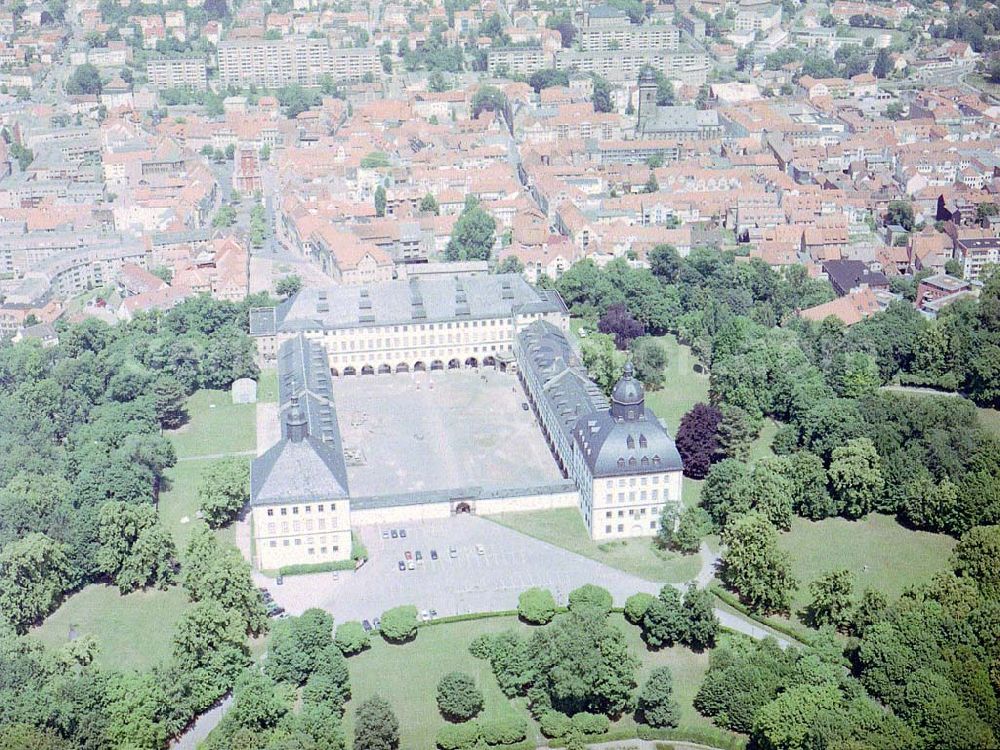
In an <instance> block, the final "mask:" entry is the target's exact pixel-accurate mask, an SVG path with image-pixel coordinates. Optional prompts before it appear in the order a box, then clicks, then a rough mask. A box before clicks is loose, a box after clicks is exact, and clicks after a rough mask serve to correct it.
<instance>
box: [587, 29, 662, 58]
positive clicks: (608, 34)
mask: <svg viewBox="0 0 1000 750" xmlns="http://www.w3.org/2000/svg"><path fill="white" fill-rule="evenodd" d="M577 39H578V40H579V42H580V49H581V50H582V51H584V52H608V51H611V50H628V51H630V52H631V51H657V52H663V51H671V52H672V51H675V50H676V49H677V48H678V47H679V46H680V31H679V30H678V29H677V27H676V26H668V25H666V24H652V25H647V26H633V25H632V24H628V25H626V26H589V27H587V28H583V29H580V32H579V35H578V36H577Z"/></svg>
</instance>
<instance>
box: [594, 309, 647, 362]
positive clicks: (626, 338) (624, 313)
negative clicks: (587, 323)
mask: <svg viewBox="0 0 1000 750" xmlns="http://www.w3.org/2000/svg"><path fill="white" fill-rule="evenodd" d="M597 329H598V330H599V331H600V332H601V333H607V334H609V335H612V336H614V337H615V346H616V347H618V349H619V350H621V351H624V350H625V349H628V345H629V343H630V342H631V341H632V339H635V338H638V337H639V336H642V334H643V332H644V331H643V325H642V323H640V322H639V321H637V320H636V319H635V318H633V317H632V313H630V312H629V311H628V308H627V307H625V303H624V302H619V303H616V304H614V305H611V306H610V307H609V308H608V309H607V311H606V312H605V313H604V315H602V316H601V319H600V320H599V321H598V323H597Z"/></svg>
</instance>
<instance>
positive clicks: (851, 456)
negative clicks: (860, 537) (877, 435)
mask: <svg viewBox="0 0 1000 750" xmlns="http://www.w3.org/2000/svg"><path fill="white" fill-rule="evenodd" d="M828 473H829V476H830V487H831V489H832V490H833V496H834V498H836V500H837V503H838V505H839V507H840V508H841V510H842V512H843V513H844V515H846V516H847V517H848V518H861V517H862V516H865V515H867V514H868V513H869V512H870V511H871V510H872V509H873V508H875V507H876V505H877V504H878V501H879V499H880V498H881V496H882V490H883V486H884V480H883V478H882V468H881V461H880V460H879V456H878V453H877V452H876V450H875V446H874V445H873V444H872V441H871V440H869V439H868V438H856V439H854V440H849V441H848V442H847V445H842V446H840V447H839V448H834V449H833V453H832V455H831V459H830V468H829V470H828Z"/></svg>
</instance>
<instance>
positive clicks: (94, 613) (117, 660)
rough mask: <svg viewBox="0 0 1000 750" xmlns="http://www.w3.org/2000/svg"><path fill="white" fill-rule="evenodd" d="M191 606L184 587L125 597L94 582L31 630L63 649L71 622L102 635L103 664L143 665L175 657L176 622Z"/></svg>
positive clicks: (88, 632)
mask: <svg viewBox="0 0 1000 750" xmlns="http://www.w3.org/2000/svg"><path fill="white" fill-rule="evenodd" d="M190 606H191V605H190V603H189V602H188V600H187V594H185V592H184V590H183V589H181V588H180V587H179V586H174V587H172V588H170V589H167V590H166V591H158V590H149V591H136V592H134V593H131V594H127V595H126V596H122V595H121V594H119V593H118V589H117V588H115V587H114V586H104V585H100V584H94V585H90V586H87V587H86V588H84V589H81V590H80V591H79V592H77V593H76V594H74V595H73V596H71V597H70V598H69V599H67V600H66V601H65V602H64V603H63V605H62V606H61V607H59V609H57V610H56V611H55V612H53V613H52V614H51V615H49V616H48V617H47V618H46V620H45V622H44V623H42V625H40V626H39V627H38V628H36V629H35V630H33V631H32V634H33V635H35V636H37V637H38V639H39V640H40V641H42V643H44V644H45V645H46V646H49V647H50V648H59V647H60V646H62V645H63V644H64V643H66V640H67V636H68V634H69V629H70V627H71V626H72V627H75V628H76V630H77V632H78V633H79V635H81V636H84V635H92V636H94V638H96V639H97V642H98V643H99V644H100V647H101V650H100V653H99V654H98V655H97V659H96V661H97V663H98V664H100V665H101V666H104V667H108V668H112V669H139V670H144V669H148V668H149V667H152V666H153V665H154V664H158V663H159V662H161V661H164V660H165V659H167V657H169V656H170V652H171V649H172V648H173V646H172V638H173V633H174V626H175V625H176V624H177V621H178V620H179V619H180V618H181V615H183V614H184V613H185V612H186V611H187V610H188V608H189V607H190Z"/></svg>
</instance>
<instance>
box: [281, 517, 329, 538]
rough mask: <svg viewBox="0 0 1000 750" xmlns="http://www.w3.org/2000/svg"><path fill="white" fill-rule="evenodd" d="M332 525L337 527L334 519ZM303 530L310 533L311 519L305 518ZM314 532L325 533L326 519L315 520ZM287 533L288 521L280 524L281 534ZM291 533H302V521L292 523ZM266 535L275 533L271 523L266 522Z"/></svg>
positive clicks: (311, 528) (311, 527)
mask: <svg viewBox="0 0 1000 750" xmlns="http://www.w3.org/2000/svg"><path fill="white" fill-rule="evenodd" d="M332 525H333V527H334V528H336V526H337V524H336V519H334V523H333V524H332ZM305 530H306V531H312V530H313V520H312V519H311V518H307V519H306V522H305ZM316 530H317V531H326V519H325V518H320V519H317V521H316ZM288 531H289V528H288V521H282V522H281V533H282V534H287V533H288ZM291 531H293V532H297V531H302V521H292V528H291ZM267 533H268V534H272V535H273V534H275V533H277V529H276V524H275V523H274V522H273V521H270V522H268V524H267Z"/></svg>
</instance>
